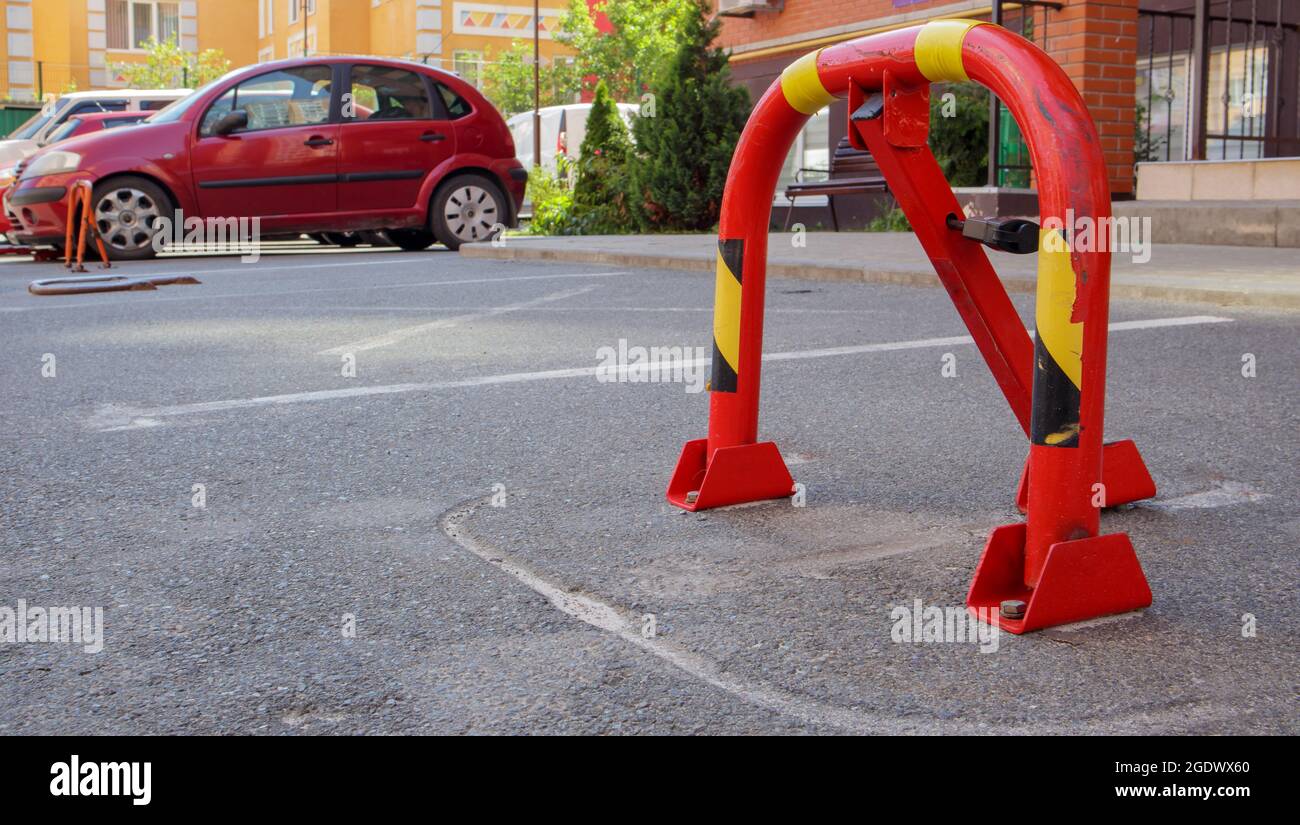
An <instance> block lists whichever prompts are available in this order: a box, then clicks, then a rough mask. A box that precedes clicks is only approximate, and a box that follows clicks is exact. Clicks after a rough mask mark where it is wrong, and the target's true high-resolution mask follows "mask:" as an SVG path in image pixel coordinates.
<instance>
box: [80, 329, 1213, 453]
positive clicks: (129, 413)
mask: <svg viewBox="0 0 1300 825" xmlns="http://www.w3.org/2000/svg"><path fill="white" fill-rule="evenodd" d="M1232 320H1233V319H1231V318H1221V317H1218V316H1215V315H1191V316H1183V317H1178V318H1153V319H1149V320H1143V321H1119V322H1117V323H1114V324H1111V325H1110V329H1111V331H1116V332H1118V331H1125V330H1139V329H1157V328H1161V327H1179V326H1192V325H1198V324H1226V323H1231V322H1232ZM973 343H975V342H974V341H973V340H972V339H971V338H970V336H966V335H957V336H950V337H945V338H921V339H917V340H912V341H892V342H886V343H879V344H860V345H857V346H848V347H828V348H823V349H814V350H798V351H793V352H773V353H768V354H766V355H764V356H763V360H764V361H797V360H803V359H808V358H829V357H833V356H837V355H860V354H866V353H873V352H894V351H898V350H909V349H922V348H928V347H951V346H963V345H967V344H973ZM710 363H712V359H710V358H695V359H689V360H685V361H683V362H682V364H683V367H685V366H687V365H689V366H691V367H700V366H706V365H708V364H710ZM640 369H642V367H641V366H640V365H624V366H620V367H618V368H616V369H615V370H613V372H614V373H615V376H614V377H615V378H621V377H623V376H624V375H626V374H627V372H628V371H629V370H640ZM598 371H599V372H605V373H606V374H608V373H609V372H610V371H611V370H610V367H608V366H605V365H593V366H585V367H570V368H567V369H555V370H540V371H537V372H513V373H504V374H499V375H482V376H478V377H475V378H464V379H460V380H457V381H430V382H424V383H412V384H380V385H376V386H368V387H347V388H343V389H334V390H315V391H311V392H296V393H286V394H284V395H263V396H258V397H254V398H231V399H226V400H222V401H201V402H196V403H191V404H176V405H172V406H165V407H131V406H127V405H122V404H101V405H100V406H99V408H98V409H97V410H96V411H95V412H94V414H92V415H91V416H90V418H89V419H88V420H87V421H86V426H87V427H88V428H89V429H92V430H97V431H100V432H113V431H118V430H134V429H142V428H147V427H156V426H158V425H159V424H160V423H161V422H160V421H159V419H161V418H171V417H177V416H186V415H200V414H203V413H213V412H225V411H229V410H246V409H253V408H257V407H274V406H282V405H285V404H303V403H311V402H315V401H334V400H339V399H344V398H364V397H367V396H374V395H396V394H400V393H409V392H434V391H437V390H451V389H467V388H471V387H489V386H496V385H500V384H520V383H525V382H531V381H555V380H561V379H568V378H586V377H590V376H594V375H596V373H597V372H598Z"/></svg>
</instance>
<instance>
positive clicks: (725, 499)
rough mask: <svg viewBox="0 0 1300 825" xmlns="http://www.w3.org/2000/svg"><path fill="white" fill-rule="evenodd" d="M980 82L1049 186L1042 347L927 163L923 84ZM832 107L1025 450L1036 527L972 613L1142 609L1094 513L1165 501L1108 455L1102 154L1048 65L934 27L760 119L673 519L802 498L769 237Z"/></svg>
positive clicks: (906, 32)
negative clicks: (870, 165)
mask: <svg viewBox="0 0 1300 825" xmlns="http://www.w3.org/2000/svg"><path fill="white" fill-rule="evenodd" d="M968 79H969V80H973V81H976V82H979V83H981V84H983V85H984V86H986V87H988V88H989V89H990V90H992V91H993V92H994V93H995V94H997V96H998V97H999V98H1000V99H1001V100H1002V102H1003V103H1004V104H1005V105H1006V106H1007V107H1008V109H1009V110H1010V111H1011V113H1012V115H1013V116H1014V117H1015V119H1016V121H1017V123H1018V124H1019V125H1020V127H1021V130H1022V132H1023V133H1024V135H1025V139H1026V143H1027V144H1028V147H1029V152H1030V156H1031V159H1032V162H1033V166H1034V170H1035V174H1036V177H1037V184H1038V195H1039V203H1040V213H1041V220H1042V223H1043V227H1044V229H1043V231H1042V235H1041V237H1042V245H1041V246H1040V249H1039V289H1038V309H1037V313H1036V325H1037V327H1038V331H1039V334H1038V336H1037V341H1035V340H1033V339H1031V338H1030V336H1029V334H1028V333H1027V332H1026V330H1025V328H1024V326H1023V324H1022V323H1021V321H1020V319H1019V316H1018V315H1017V313H1016V311H1015V308H1014V306H1013V305H1012V304H1011V301H1010V299H1009V298H1008V297H1007V294H1006V292H1005V290H1004V289H1003V288H1002V286H1001V284H1000V282H999V281H998V279H997V275H996V273H995V272H994V270H993V267H992V265H991V264H990V262H989V259H988V256H987V255H986V253H985V251H984V249H983V247H982V246H981V244H980V243H979V242H978V241H977V240H973V239H972V238H971V237H968V236H966V235H964V234H963V233H962V232H961V231H959V230H958V229H955V228H954V226H956V225H957V224H955V223H954V221H956V220H962V219H964V218H965V216H964V215H963V212H962V210H961V207H960V206H959V205H958V203H957V200H956V197H955V196H954V195H953V193H952V190H951V189H950V188H949V187H948V185H947V182H946V180H944V178H943V175H942V172H941V171H940V169H939V166H938V164H937V162H936V161H935V159H934V157H933V155H932V154H931V153H930V150H929V148H928V146H927V145H926V141H927V137H928V129H929V86H930V83H931V82H935V81H964V80H968ZM836 97H847V98H848V99H849V112H850V123H849V134H850V138H851V139H852V140H853V141H854V143H855V145H859V146H862V147H864V148H867V149H870V151H871V152H872V155H873V157H874V159H875V161H876V163H877V164H878V165H879V167H880V169H881V172H882V173H883V174H884V176H885V178H886V180H887V181H888V183H889V186H890V189H891V191H892V192H893V193H894V195H895V197H896V198H897V200H898V203H899V205H900V207H901V208H902V209H903V210H904V212H905V213H906V215H907V217H908V219H909V221H910V223H911V225H912V227H913V230H914V231H915V233H916V235H917V238H918V240H919V241H920V242H921V244H922V246H923V247H924V248H925V250H926V253H927V254H928V255H929V257H930V259H931V261H932V262H933V263H934V266H935V270H936V272H937V273H938V276H939V278H940V280H941V281H942V283H943V284H944V286H945V287H946V288H947V290H948V292H949V295H950V296H951V297H952V299H953V302H954V304H955V305H956V308H957V310H958V312H959V314H960V315H961V317H962V319H963V321H964V322H965V323H966V325H967V328H968V329H969V330H970V332H971V335H972V337H973V338H974V340H975V343H976V344H977V346H978V347H979V349H980V352H981V354H983V356H984V358H985V360H986V362H987V363H988V364H989V367H990V370H991V371H992V373H993V376H994V378H995V380H996V381H997V383H998V386H999V388H1000V389H1001V390H1002V392H1003V394H1004V395H1005V397H1006V398H1007V401H1008V403H1009V404H1010V406H1011V408H1012V410H1013V412H1014V413H1015V415H1016V417H1017V419H1018V420H1019V421H1020V424H1021V426H1022V428H1023V429H1024V430H1025V432H1026V434H1027V435H1029V436H1030V441H1031V444H1030V459H1029V461H1028V463H1027V465H1026V472H1025V474H1024V476H1022V480H1021V489H1020V495H1019V501H1020V504H1021V507H1022V509H1025V510H1026V512H1027V521H1026V523H1025V524H1017V525H1008V526H1007V527H1003V528H998V530H996V531H995V532H994V534H993V536H992V537H991V538H990V541H989V545H988V547H986V549H985V557H984V559H983V560H982V561H981V565H980V568H979V570H978V571H977V574H976V578H975V581H974V583H973V584H972V588H971V592H970V594H969V596H968V603H969V604H970V606H971V607H972V608H977V607H979V608H986V607H989V606H990V605H992V606H994V607H1000V606H1001V604H1002V603H1003V602H1014V601H1024V602H1027V603H1028V607H1027V609H1026V610H1024V612H1023V613H1022V614H1021V615H1014V614H1015V612H1016V610H1015V608H1014V606H1013V607H1012V608H1010V609H1009V611H1010V613H1011V614H1012V615H1008V616H1005V617H1002V618H999V619H998V621H999V623H1000V624H1002V625H1003V626H1004V627H1005V628H1006V629H1008V630H1011V631H1013V632H1023V631H1024V630H1030V629H1034V628H1035V627H1042V626H1045V625H1047V624H1060V623H1061V622H1063V621H1074V620H1078V619H1082V618H1087V617H1090V616H1095V615H1102V614H1105V613H1113V612H1120V611H1123V610H1130V609H1134V608H1135V607H1141V606H1145V605H1146V604H1149V603H1150V590H1149V589H1148V588H1147V585H1146V580H1145V578H1144V577H1143V575H1142V572H1141V568H1140V567H1139V566H1138V565H1137V560H1136V557H1135V556H1134V555H1133V551H1132V548H1131V546H1130V545H1129V543H1128V539H1127V536H1125V535H1123V534H1116V535H1112V536H1099V535H1098V530H1099V524H1100V519H1099V511H1100V508H1101V506H1113V505H1116V504H1120V503H1124V502H1128V501H1135V500H1139V499H1142V498H1148V497H1150V496H1152V495H1154V494H1155V486H1154V483H1153V482H1152V481H1151V478H1150V475H1149V474H1148V473H1147V471H1146V468H1145V465H1144V464H1143V463H1142V459H1141V457H1140V456H1139V454H1138V452H1137V449H1136V447H1135V446H1134V445H1133V444H1132V442H1117V443H1115V444H1111V445H1104V446H1103V442H1102V422H1103V411H1104V406H1105V361H1106V334H1107V314H1108V305H1109V281H1110V251H1109V249H1110V244H1109V238H1108V237H1107V236H1106V234H1105V233H1106V232H1107V231H1108V229H1109V226H1110V224H1109V221H1108V219H1109V217H1110V193H1109V188H1108V184H1107V176H1106V166H1105V160H1104V157H1103V154H1102V150H1101V145H1100V141H1099V138H1098V135H1097V131H1096V128H1095V126H1094V125H1093V122H1092V119H1091V118H1090V116H1089V115H1088V111H1087V108H1086V106H1085V104H1084V101H1083V99H1082V98H1081V97H1080V95H1079V93H1078V91H1077V90H1076V89H1075V88H1074V85H1073V83H1071V81H1070V79H1069V78H1068V77H1067V76H1066V75H1065V73H1064V72H1063V71H1062V70H1061V68H1060V67H1059V66H1058V65H1057V64H1056V63H1055V62H1053V61H1052V59H1051V58H1050V57H1048V56H1047V55H1046V54H1045V53H1044V52H1042V51H1041V50H1040V49H1038V48H1037V47H1036V46H1034V45H1033V44H1032V43H1030V42H1029V41H1027V40H1025V39H1024V38H1022V37H1020V36H1018V35H1016V34H1014V33H1012V32H1009V31H1007V30H1006V29H1003V28H1001V27H998V26H992V25H987V24H980V23H978V22H976V21H964V20H941V21H934V22H931V23H927V24H925V25H924V26H915V27H911V28H906V29H899V30H896V31H891V32H885V33H881V34H875V35H870V36H867V37H863V38H859V39H857V40H852V41H848V42H846V43H842V44H838V45H834V46H830V47H827V48H825V49H823V50H821V51H818V52H815V53H813V54H810V55H806V56H805V57H803V58H801V59H800V60H798V61H796V62H795V63H794V64H792V65H791V66H790V67H789V68H788V69H787V70H786V71H785V72H784V73H783V74H782V76H781V78H780V79H778V80H777V81H776V82H774V83H773V84H772V86H771V87H769V88H768V90H767V91H766V93H764V95H763V96H762V98H760V100H759V101H758V103H757V105H756V106H755V108H754V111H753V113H752V115H751V116H750V119H749V122H748V124H747V125H746V127H745V130H744V132H743V133H742V135H741V137H740V141H739V143H738V144H737V147H736V152H735V156H734V158H733V160H732V166H731V169H730V172H729V174H728V178H727V185H726V190H725V194H724V197H723V205H722V215H721V221H720V225H719V258H718V273H717V288H716V294H715V309H714V313H715V318H714V344H715V346H714V378H713V383H712V385H711V387H710V389H711V391H712V392H711V395H710V414H709V429H708V437H707V438H706V439H699V440H696V441H692V442H689V443H688V444H687V445H686V447H685V449H684V450H683V452H682V455H681V458H680V459H679V461H678V465H677V468H676V470H675V472H674V474H673V479H672V481H671V482H670V484H669V488H668V499H669V501H670V502H672V503H673V504H676V505H678V506H680V507H684V508H686V509H690V510H697V509H705V508H709V507H718V506H723V505H728V504H736V503H741V502H746V501H755V500H761V499H765V498H779V497H785V496H789V495H790V494H791V490H792V485H793V480H792V478H791V477H790V474H789V472H788V470H787V469H786V467H785V464H784V462H783V461H782V459H781V456H780V453H779V451H778V450H777V448H776V446H775V445H774V444H772V443H770V442H759V441H758V401H759V385H760V367H761V361H762V327H763V305H764V297H765V296H764V291H765V289H764V285H765V280H766V263H767V238H768V227H769V225H770V220H771V204H772V196H773V193H774V191H775V189H776V184H777V180H778V178H779V175H780V171H781V167H782V165H783V163H784V161H785V158H786V156H787V154H788V152H789V150H790V147H791V145H793V143H794V140H795V138H796V136H797V135H798V133H799V131H800V130H801V129H802V128H803V126H804V124H805V122H806V121H807V120H808V118H809V117H810V116H811V115H813V114H815V113H816V112H817V111H819V110H820V109H821V108H822V107H823V106H825V105H826V104H828V103H829V102H831V100H832V99H833V98H836ZM1071 218H1083V219H1085V220H1088V221H1091V222H1092V225H1093V227H1095V229H1094V237H1093V239H1092V240H1093V241H1094V243H1092V244H1091V245H1088V246H1087V247H1084V246H1083V245H1082V244H1076V245H1077V246H1080V248H1079V249H1073V248H1071V247H1070V244H1069V239H1070V237H1071V229H1072V226H1073V223H1072V221H1071V220H1070V219H1071ZM1103 455H1104V457H1105V462H1104V469H1103ZM1098 484H1102V485H1103V486H1102V487H1101V490H1100V498H1099V496H1098V489H1097V486H1096V485H1098ZM1048 571H1050V573H1051V575H1048ZM1060 593H1065V595H1059V594H1060ZM1081 594H1082V595H1081Z"/></svg>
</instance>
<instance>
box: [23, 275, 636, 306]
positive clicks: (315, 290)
mask: <svg viewBox="0 0 1300 825" xmlns="http://www.w3.org/2000/svg"><path fill="white" fill-rule="evenodd" d="M628 274H630V273H628V272H563V273H557V274H555V275H507V276H505V277H502V278H463V279H460V280H455V281H416V282H415V283H410V284H359V285H357V286H343V287H314V288H309V289H284V290H279V291H276V292H223V293H218V294H216V295H178V296H175V297H165V298H164V297H154V293H152V292H148V293H137V294H139V295H141V296H145V295H147V296H149V297H148V298H147V299H145V300H131V299H115V300H100V301H90V300H82V301H78V302H76V303H58V304H55V303H50V304H32V305H30V306H22V307H0V312H30V311H32V310H41V309H100V308H102V307H106V306H114V305H118V304H122V305H133V306H140V305H143V304H145V303H150V304H153V303H159V302H171V301H212V300H216V299H219V298H258V299H260V298H270V297H274V296H278V295H304V294H309V293H310V294H315V293H319V292H369V291H373V290H377V289H411V288H414V287H423V286H460V285H461V284H495V283H498V282H501V283H506V282H513V281H550V280H556V279H563V278H612V277H614V276H616V275H628ZM170 288H171V287H168V289H170ZM184 288H185V287H177V289H184ZM106 294H112V293H106ZM297 308H298V309H309V307H297ZM329 308H330V307H321V309H329Z"/></svg>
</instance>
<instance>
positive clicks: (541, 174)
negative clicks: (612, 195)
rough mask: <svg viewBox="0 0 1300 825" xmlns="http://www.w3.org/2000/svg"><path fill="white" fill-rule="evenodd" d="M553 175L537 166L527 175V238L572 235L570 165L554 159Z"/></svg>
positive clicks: (561, 159)
mask: <svg viewBox="0 0 1300 825" xmlns="http://www.w3.org/2000/svg"><path fill="white" fill-rule="evenodd" d="M556 166H557V173H556V174H551V173H550V172H548V171H547V170H545V169H543V168H541V167H540V166H535V167H533V168H532V169H530V170H529V172H528V197H529V198H530V199H531V200H532V202H533V217H532V220H530V221H529V222H528V234H530V235H573V234H575V226H574V214H573V185H572V182H571V181H572V174H571V171H570V163H569V161H568V159H567V158H565V157H563V156H560V157H559V158H557V159H556Z"/></svg>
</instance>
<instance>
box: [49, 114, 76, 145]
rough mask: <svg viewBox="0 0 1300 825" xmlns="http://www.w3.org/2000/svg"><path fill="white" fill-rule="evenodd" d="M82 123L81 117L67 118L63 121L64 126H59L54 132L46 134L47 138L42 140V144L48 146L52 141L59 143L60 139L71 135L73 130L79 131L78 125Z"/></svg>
mask: <svg viewBox="0 0 1300 825" xmlns="http://www.w3.org/2000/svg"><path fill="white" fill-rule="evenodd" d="M80 125H81V118H79V117H70V118H68V119H67V120H65V121H63V125H62V126H59V127H57V128H56V129H55V130H54V131H53V132H50V133H49V134H48V135H46V136H45V140H43V141H42V142H41V145H43V146H48V145H49V144H51V143H57V142H59V141H60V140H63V139H64V138H65V137H67V136H68V135H71V134H72V133H73V132H75V131H77V127H78V126H80Z"/></svg>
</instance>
